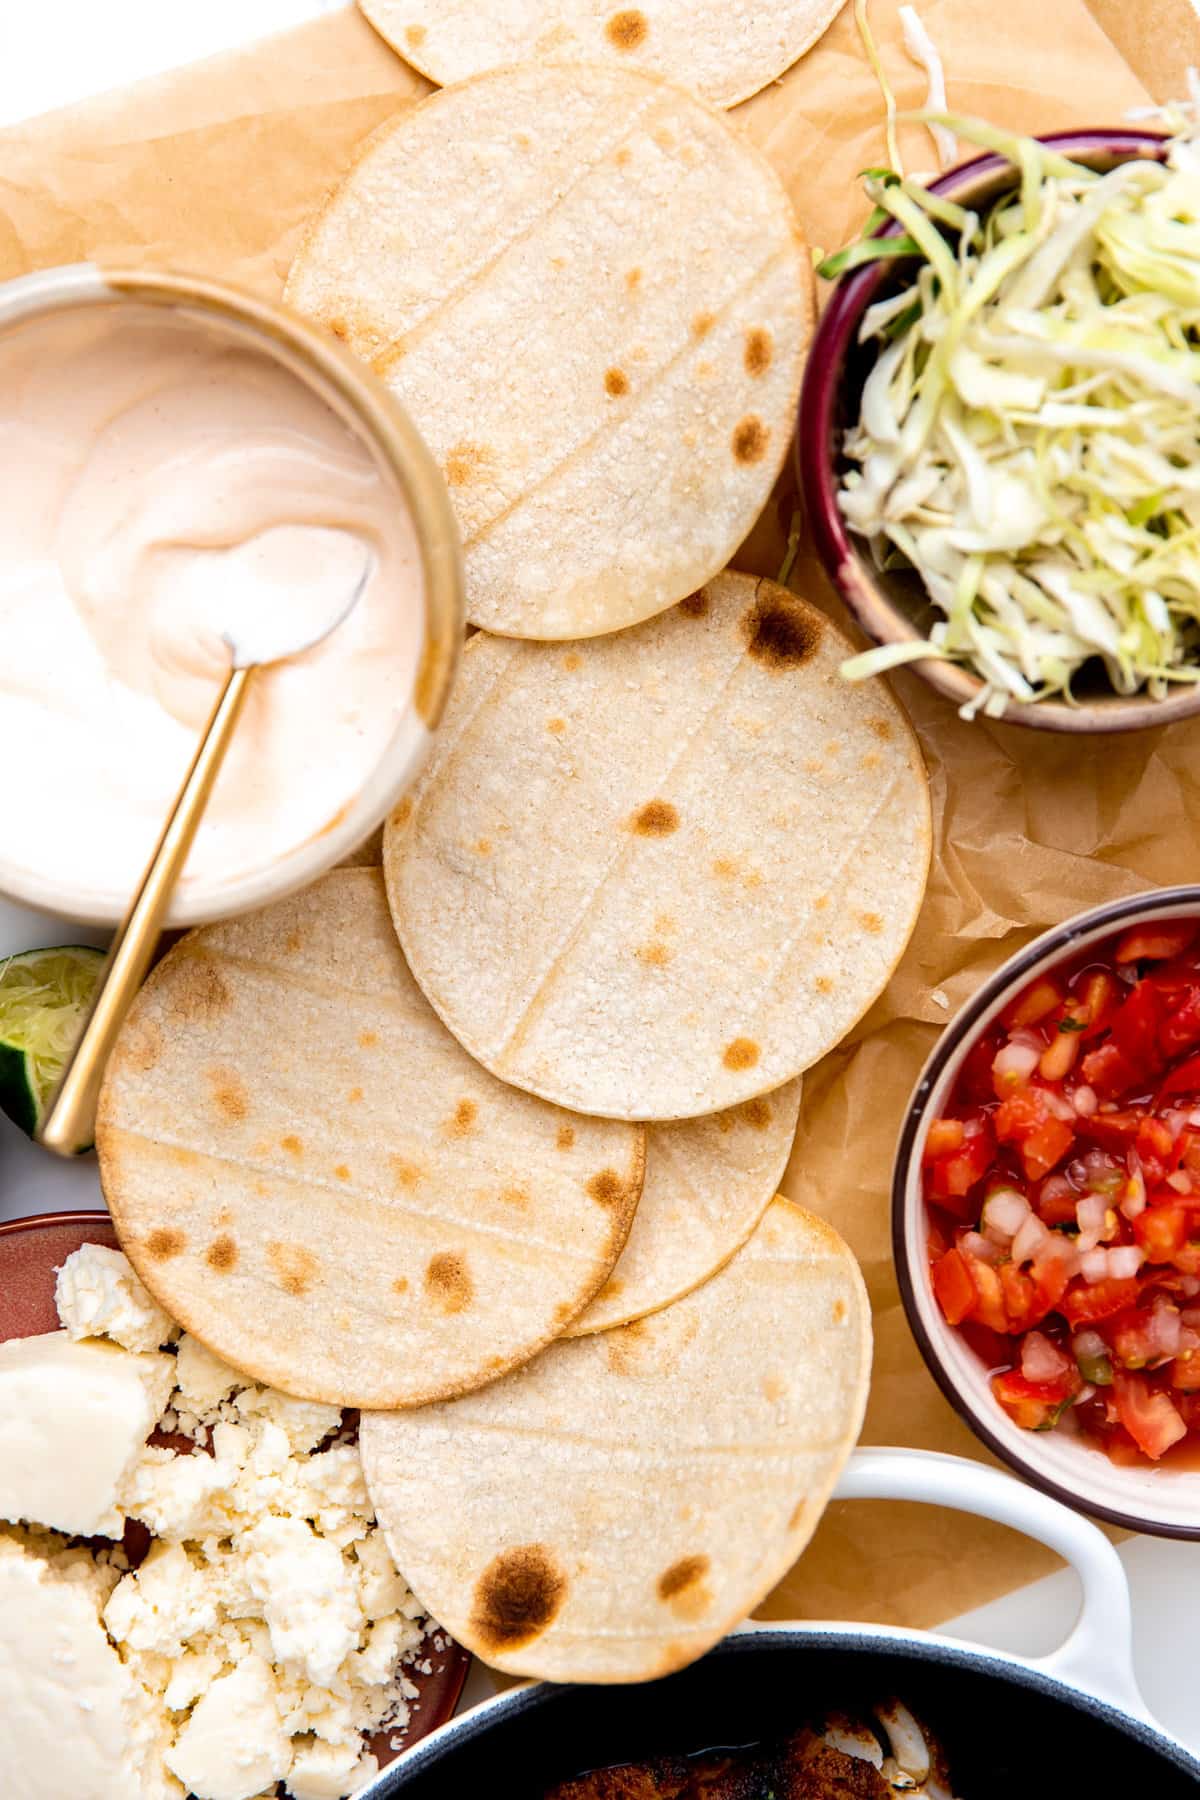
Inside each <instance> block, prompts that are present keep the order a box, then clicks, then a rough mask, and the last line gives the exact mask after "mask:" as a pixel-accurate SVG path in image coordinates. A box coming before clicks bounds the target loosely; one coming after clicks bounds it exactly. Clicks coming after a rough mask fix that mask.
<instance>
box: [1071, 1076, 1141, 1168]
mask: <svg viewBox="0 0 1200 1800" xmlns="http://www.w3.org/2000/svg"><path fill="white" fill-rule="evenodd" d="M1089 1060H1090V1059H1089ZM1145 1116H1146V1115H1145V1113H1142V1112H1110V1113H1101V1112H1098V1113H1093V1114H1092V1116H1091V1118H1090V1119H1080V1120H1078V1121H1077V1123H1076V1126H1075V1129H1076V1131H1077V1132H1078V1133H1079V1135H1080V1137H1086V1138H1091V1140H1092V1142H1093V1143H1095V1144H1099V1145H1100V1146H1101V1148H1102V1149H1104V1150H1114V1151H1116V1153H1117V1154H1118V1155H1119V1156H1123V1155H1124V1154H1125V1152H1126V1151H1127V1150H1128V1149H1129V1148H1130V1146H1131V1145H1132V1144H1133V1142H1134V1140H1135V1139H1136V1137H1137V1133H1138V1126H1139V1125H1140V1124H1141V1122H1142V1120H1143V1119H1144V1118H1145Z"/></svg>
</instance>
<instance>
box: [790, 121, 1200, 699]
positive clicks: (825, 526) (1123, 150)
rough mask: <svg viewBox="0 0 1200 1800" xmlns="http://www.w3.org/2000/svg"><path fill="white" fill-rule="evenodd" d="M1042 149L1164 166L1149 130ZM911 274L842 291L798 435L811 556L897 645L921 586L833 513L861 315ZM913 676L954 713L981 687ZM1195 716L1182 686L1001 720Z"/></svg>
mask: <svg viewBox="0 0 1200 1800" xmlns="http://www.w3.org/2000/svg"><path fill="white" fill-rule="evenodd" d="M1040 142H1041V143H1043V144H1047V145H1050V146H1051V147H1052V148H1053V149H1055V150H1058V151H1060V152H1062V153H1063V154H1064V155H1066V156H1070V157H1073V158H1075V159H1076V160H1077V161H1078V162H1083V163H1087V164H1088V165H1089V166H1091V167H1093V168H1100V169H1108V168H1111V167H1113V166H1114V165H1115V164H1116V163H1118V162H1126V161H1128V160H1129V159H1131V158H1133V157H1145V158H1149V159H1151V160H1153V161H1155V162H1161V161H1163V159H1164V157H1165V154H1166V152H1165V148H1164V145H1165V139H1164V138H1163V137H1162V136H1161V135H1160V134H1159V133H1157V132H1151V131H1059V132H1051V133H1049V134H1048V135H1046V136H1044V137H1042V138H1041V139H1040ZM1015 185H1016V181H1015V178H1014V171H1013V168H1012V165H1011V164H1010V163H1008V162H1006V161H1005V160H1004V158H1003V157H1000V156H993V155H988V156H978V157H975V158H974V159H973V160H972V161H971V162H966V163H960V164H959V165H958V166H957V167H956V168H953V169H949V170H948V171H947V172H946V174H945V175H942V176H940V177H939V179H938V180H937V181H934V182H931V183H930V189H931V191H932V192H933V193H935V194H945V195H947V196H948V197H949V198H951V199H953V200H957V201H959V202H960V203H961V204H965V205H969V206H971V207H972V208H975V209H977V210H982V209H983V208H984V207H986V206H988V205H990V204H991V203H992V202H993V201H995V200H996V199H997V198H998V197H999V195H1000V194H1001V193H1003V192H1004V191H1005V190H1006V189H1008V188H1011V187H1013V186H1015ZM898 231H899V226H897V225H894V224H893V225H890V226H888V227H887V229H886V230H885V231H884V232H883V233H881V235H883V236H887V237H891V236H894V235H895V234H896V233H897V232H898ZM909 268H911V264H909V263H907V262H900V263H895V262H891V263H869V264H867V265H866V266H865V267H864V268H862V269H856V270H854V271H853V272H852V273H851V274H849V275H844V276H843V277H842V279H841V280H840V281H839V282H838V284H837V286H836V287H835V288H834V290H833V293H832V295H831V296H830V298H829V301H828V303H827V305H826V307H825V310H824V313H823V314H822V317H821V321H820V324H819V325H818V327H817V331H816V335H815V336H814V338H813V342H812V347H811V349H810V351H809V355H808V364H807V367H806V369H805V372H804V386H803V389H802V391H801V395H800V413H799V423H798V429H797V433H796V464H797V469H798V472H799V479H800V489H801V492H802V494H803V496H804V503H805V509H806V511H807V514H808V519H809V523H810V525H811V527H812V533H813V539H814V541H815V543H816V547H817V552H818V554H819V556H820V558H821V561H822V563H823V564H824V566H825V571H826V573H827V574H828V576H829V579H830V580H831V581H832V582H833V584H834V586H835V588H836V589H837V591H838V593H839V594H840V595H841V597H842V599H843V600H844V601H845V603H846V606H847V607H848V608H849V610H850V612H851V614H852V615H853V617H854V618H855V619H856V620H857V622H858V624H859V625H860V626H861V627H862V629H863V631H864V632H865V633H866V634H867V636H868V637H869V638H870V639H871V640H872V641H873V642H874V643H876V644H893V643H903V642H906V641H913V640H915V639H917V638H919V637H923V636H924V635H925V633H924V631H923V630H922V629H921V627H920V625H919V624H918V622H917V620H916V619H915V618H914V616H913V615H914V613H915V612H918V611H919V610H920V607H921V599H920V593H919V588H918V587H917V584H916V583H915V580H914V578H912V577H908V578H907V579H905V578H904V577H897V576H894V575H885V574H882V573H881V572H880V571H879V570H878V569H876V568H875V566H874V563H873V561H872V558H871V554H870V551H869V549H868V547H867V545H866V544H865V543H864V542H863V541H861V540H859V539H856V538H855V537H854V536H853V535H852V534H851V533H850V531H849V530H848V529H847V527H846V524H845V521H844V520H843V518H842V515H841V512H840V511H839V509H838V504H837V486H838V475H839V469H840V463H841V441H842V434H843V431H844V429H845V426H846V425H847V424H848V423H849V422H850V420H851V418H852V417H853V415H854V414H856V412H857V405H858V398H859V395H860V393H861V391H862V384H863V381H864V380H865V378H866V375H867V372H868V370H869V369H870V366H871V363H872V361H873V355H872V353H871V352H870V351H869V350H865V351H861V352H860V351H859V346H858V343H857V337H858V328H859V324H860V323H861V320H862V316H863V314H864V313H865V312H866V310H867V308H868V306H870V305H872V303H873V302H874V301H876V300H878V299H881V298H883V297H884V296H885V295H886V293H887V292H888V291H889V290H890V289H891V288H892V287H893V286H895V285H896V284H897V282H898V281H899V280H900V279H902V278H903V275H904V273H905V271H906V270H908V269H909ZM856 353H857V354H856ZM909 666H910V667H911V668H913V669H915V670H916V672H917V673H918V674H919V675H922V676H923V677H924V678H925V680H926V681H928V682H929V683H930V685H931V686H933V687H935V688H937V690H938V692H939V693H941V694H944V695H945V696H946V698H947V699H948V700H952V701H953V702H954V703H955V705H956V706H963V705H965V704H966V703H967V702H968V701H969V700H971V699H973V698H974V696H975V695H976V694H977V693H978V692H979V689H980V687H981V685H982V684H981V682H980V680H979V677H978V676H977V675H975V674H973V673H972V672H971V671H970V670H969V669H967V668H964V667H962V666H961V665H959V664H958V663H952V662H947V661H946V660H945V659H943V658H941V657H924V658H922V659H921V660H920V661H919V662H914V663H912V664H910V665H909ZM1196 713H1200V684H1197V685H1195V686H1191V685H1188V686H1185V687H1181V688H1180V689H1179V690H1178V691H1177V692H1175V693H1174V694H1172V695H1171V696H1170V697H1169V698H1167V699H1165V700H1151V699H1149V698H1147V697H1146V696H1144V695H1130V696H1127V697H1126V696H1122V695H1119V694H1114V693H1112V692H1111V691H1109V690H1108V689H1107V688H1098V689H1097V691H1096V692H1095V693H1094V694H1088V695H1086V696H1084V697H1082V698H1081V699H1080V701H1079V703H1078V704H1077V705H1071V706H1069V705H1067V704H1066V703H1065V702H1064V701H1061V700H1042V701H1038V702H1037V704H1036V705H1025V706H1022V705H1018V704H1016V703H1013V702H1010V703H1009V705H1008V707H1007V709H1006V710H1005V713H1004V721H1005V723H1007V724H1014V725H1032V726H1034V727H1035V728H1037V729H1039V730H1042V731H1070V732H1094V731H1143V730H1145V729H1147V728H1148V727H1150V726H1154V725H1169V724H1171V723H1172V722H1173V721H1174V720H1176V719H1184V718H1189V717H1191V716H1192V715H1193V714H1196Z"/></svg>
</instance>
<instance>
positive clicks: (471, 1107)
mask: <svg viewBox="0 0 1200 1800" xmlns="http://www.w3.org/2000/svg"><path fill="white" fill-rule="evenodd" d="M478 1117H479V1107H478V1106H477V1105H476V1103H475V1101H474V1100H471V1099H469V1098H468V1097H467V1096H466V1095H464V1096H463V1098H462V1099H461V1100H460V1101H459V1103H458V1105H457V1106H456V1107H455V1109H454V1111H453V1113H452V1114H451V1116H450V1117H449V1119H447V1121H446V1131H447V1133H448V1135H449V1136H450V1137H466V1135H467V1133H468V1132H469V1131H470V1130H471V1129H472V1127H473V1126H474V1124H475V1121H476V1119H477V1118H478Z"/></svg>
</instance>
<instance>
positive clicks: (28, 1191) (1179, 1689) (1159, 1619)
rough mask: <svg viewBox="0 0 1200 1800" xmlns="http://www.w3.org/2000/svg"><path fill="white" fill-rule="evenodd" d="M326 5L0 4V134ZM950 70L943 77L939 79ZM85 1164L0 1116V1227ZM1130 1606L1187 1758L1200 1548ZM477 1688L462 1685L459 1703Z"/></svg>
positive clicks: (1053, 1626)
mask: <svg viewBox="0 0 1200 1800" xmlns="http://www.w3.org/2000/svg"><path fill="white" fill-rule="evenodd" d="M337 4H338V0H203V4H201V5H191V6H181V5H179V4H177V3H176V0H106V3H105V4H103V5H100V4H97V0H66V3H65V5H63V4H60V5H57V6H36V5H35V6H22V5H18V4H16V0H0V125H5V124H10V123H14V122H15V121H17V120H19V119H22V118H26V117H29V116H30V115H31V114H33V113H36V112H41V111H44V110H46V109H48V108H50V107H55V106H65V105H69V104H70V103H71V102H72V101H75V100H79V99H82V98H84V97H85V96H87V95H89V94H93V93H98V92H100V91H101V90H103V89H104V88H107V87H113V86H118V85H123V84H125V83H127V82H130V81H134V80H137V79H138V78H139V77H141V76H143V75H151V74H155V73H157V72H159V71H160V70H163V69H168V68H172V67H174V66H176V65H178V64H181V63H186V62H192V61H195V60H197V59H199V58H200V57H204V56H210V55H212V54H214V53H215V52H217V51H219V50H223V49H227V48H229V47H231V46H233V45H235V44H239V43H244V42H248V41H249V40H250V39H252V38H255V37H260V36H264V35H266V34H269V33H270V32H273V31H280V30H284V29H286V28H287V27H288V26H289V25H293V24H299V23H300V22H302V21H303V20H305V19H308V18H313V17H315V16H316V15H317V14H319V13H323V12H331V11H333V10H334V8H335V6H336V5H337ZM952 79H953V71H951V80H952ZM81 940H88V941H92V942H97V943H98V942H101V941H102V940H101V939H100V938H99V937H97V936H96V935H95V934H93V933H88V932H86V931H83V930H81V929H80V928H79V927H77V926H75V927H71V926H64V925H63V923H62V921H61V920H57V919H49V918H47V917H45V916H44V915H40V914H37V913H33V912H27V911H24V910H23V909H22V908H20V907H16V906H10V905H8V904H6V903H4V902H0V955H4V954H8V953H10V952H12V951H15V950H25V949H29V948H31V947H32V946H34V945H36V944H51V943H66V942H76V943H78V942H80V941H81ZM101 1203H102V1202H101V1198H100V1188H99V1183H98V1181H97V1178H96V1169H95V1161H94V1159H93V1158H91V1157H88V1158H85V1159H83V1160H81V1161H79V1162H78V1163H75V1164H63V1163H60V1162H58V1161H56V1160H55V1159H54V1158H53V1157H50V1156H48V1155H46V1154H45V1153H44V1152H42V1151H39V1150H37V1149H35V1148H34V1147H33V1146H31V1145H30V1144H28V1143H26V1142H25V1140H24V1139H23V1138H22V1137H21V1135H20V1133H18V1132H17V1131H15V1130H14V1129H13V1128H12V1127H11V1126H10V1125H9V1123H8V1121H7V1120H6V1119H3V1118H0V1218H17V1217H21V1216H23V1215H25V1214H29V1213H36V1212H45V1211H64V1210H70V1209H71V1208H75V1207H93V1206H98V1205H100V1204H101ZM1121 1556H1122V1560H1123V1561H1124V1564H1125V1567H1126V1570H1127V1571H1128V1574H1129V1577H1130V1582H1131V1584H1132V1588H1133V1596H1134V1618H1135V1635H1136V1656H1137V1668H1138V1676H1139V1679H1140V1681H1141V1685H1142V1691H1143V1693H1144V1694H1145V1696H1146V1699H1147V1701H1148V1702H1149V1704H1150V1705H1151V1707H1152V1708H1153V1709H1154V1711H1155V1712H1156V1713H1157V1715H1158V1717H1159V1718H1160V1719H1161V1720H1162V1722H1163V1723H1164V1724H1165V1725H1166V1726H1167V1727H1168V1729H1169V1730H1171V1731H1174V1732H1175V1733H1176V1734H1177V1735H1178V1736H1179V1737H1181V1738H1182V1739H1184V1741H1185V1742H1188V1743H1190V1744H1191V1745H1192V1746H1193V1748H1194V1749H1195V1750H1196V1751H1197V1752H1198V1753H1200V1678H1198V1677H1197V1674H1196V1672H1195V1663H1194V1661H1193V1656H1194V1644H1195V1630H1196V1619H1197V1618H1198V1617H1200V1544H1197V1545H1190V1544H1186V1545H1185V1544H1171V1543H1166V1542H1163V1541H1160V1540H1156V1539H1152V1538H1140V1539H1136V1540H1132V1541H1130V1542H1129V1543H1127V1544H1126V1545H1125V1546H1124V1547H1123V1548H1122V1551H1121ZM1075 1607H1076V1584H1075V1579H1074V1577H1073V1576H1072V1575H1070V1574H1067V1573H1064V1574H1061V1575H1055V1576H1051V1577H1049V1578H1048V1579H1047V1580H1045V1581H1039V1582H1036V1583H1034V1584H1033V1585H1032V1586H1030V1587H1027V1588H1025V1589H1023V1590H1021V1591H1020V1592H1018V1593H1016V1594H1010V1595H1008V1596H1007V1598H1006V1599H1004V1600H1001V1601H998V1602H997V1603H996V1604H994V1605H992V1606H987V1607H983V1608H981V1609H980V1610H979V1611H978V1612H975V1613H970V1614H966V1615H964V1616H963V1617H962V1618H959V1619H956V1620H953V1621H951V1622H950V1623H949V1624H948V1625H947V1626H945V1627H944V1628H943V1629H945V1630H948V1631H950V1632H952V1633H953V1634H955V1635H961V1636H963V1637H970V1638H974V1639H976V1640H978V1641H980V1642H983V1643H987V1644H991V1645H994V1646H996V1647H997V1648H1000V1649H1006V1650H1012V1651H1017V1652H1020V1653H1022V1654H1037V1653H1040V1652H1043V1651H1046V1650H1049V1649H1050V1648H1052V1646H1053V1645H1054V1644H1055V1643H1056V1642H1057V1641H1058V1640H1059V1639H1060V1638H1061V1637H1062V1636H1063V1634H1064V1632H1065V1630H1066V1629H1067V1628H1068V1627H1069V1625H1070V1622H1071V1620H1072V1618H1073V1617H1074V1614H1075ZM487 1691H488V1684H487V1683H486V1679H485V1678H481V1677H479V1676H476V1677H475V1678H473V1680H472V1683H471V1686H470V1689H469V1694H468V1697H472V1696H474V1697H482V1695H483V1694H484V1693H486V1692H487Z"/></svg>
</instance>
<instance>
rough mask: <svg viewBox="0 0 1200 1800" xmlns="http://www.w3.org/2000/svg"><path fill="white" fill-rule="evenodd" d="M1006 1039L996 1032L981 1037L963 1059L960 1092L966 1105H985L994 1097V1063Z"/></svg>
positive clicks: (959, 1082) (959, 1084) (959, 1083)
mask: <svg viewBox="0 0 1200 1800" xmlns="http://www.w3.org/2000/svg"><path fill="white" fill-rule="evenodd" d="M1003 1042H1004V1039H1003V1038H1002V1037H1000V1036H999V1035H998V1034H996V1033H994V1032H989V1033H988V1035H987V1036H986V1037H981V1038H980V1039H979V1042H978V1043H977V1044H975V1045H974V1046H973V1047H972V1049H970V1050H969V1051H968V1052H967V1054H966V1056H965V1057H964V1059H963V1066H962V1069H961V1070H960V1071H959V1077H958V1092H959V1097H960V1098H961V1100H962V1101H963V1103H964V1104H965V1105H968V1106H985V1105H986V1104H987V1103H988V1102H989V1101H990V1100H991V1099H992V1098H993V1094H992V1064H993V1063H994V1062H995V1060H996V1052H997V1051H998V1050H999V1048H1000V1046H1001V1044H1002V1043H1003Z"/></svg>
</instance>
